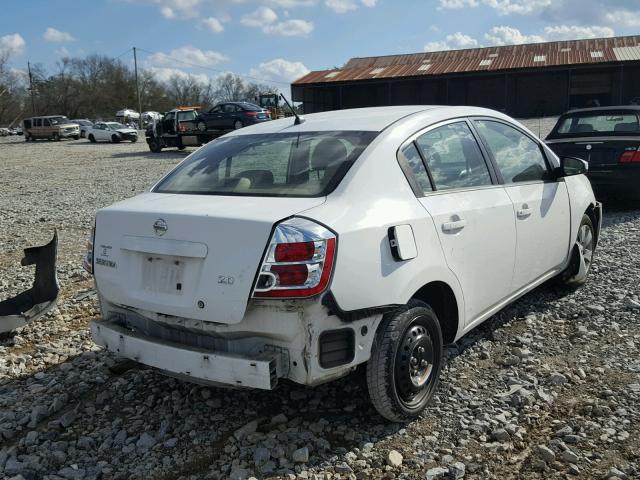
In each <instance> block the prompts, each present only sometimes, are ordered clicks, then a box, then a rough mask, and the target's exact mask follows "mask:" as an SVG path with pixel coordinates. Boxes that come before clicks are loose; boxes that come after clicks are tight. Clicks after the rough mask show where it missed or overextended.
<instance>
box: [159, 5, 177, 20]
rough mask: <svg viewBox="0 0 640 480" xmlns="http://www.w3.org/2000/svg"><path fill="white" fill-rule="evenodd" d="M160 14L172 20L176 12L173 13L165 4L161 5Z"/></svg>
mask: <svg viewBox="0 0 640 480" xmlns="http://www.w3.org/2000/svg"><path fill="white" fill-rule="evenodd" d="M160 14H161V15H162V16H163V17H164V18H166V19H168V20H173V19H174V18H176V14H175V13H174V11H173V9H172V8H171V7H167V6H164V7H161V8H160Z"/></svg>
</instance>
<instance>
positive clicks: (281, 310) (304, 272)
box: [85, 106, 602, 421]
mask: <svg viewBox="0 0 640 480" xmlns="http://www.w3.org/2000/svg"><path fill="white" fill-rule="evenodd" d="M586 169H587V165H586V164H585V162H583V161H582V160H579V159H575V158H564V159H559V158H558V157H557V156H556V155H555V154H554V153H553V152H552V151H551V150H550V149H549V148H547V147H546V146H545V145H544V143H543V142H541V141H540V140H539V139H538V138H537V137H536V136H535V135H533V134H532V133H531V132H530V131H529V130H527V129H526V128H525V127H523V126H522V125H521V124H519V123H518V122H516V121H514V120H512V119H511V118H509V117H507V116H505V115H503V114H501V113H498V112H495V111H492V110H486V109H481V108H473V107H430V106H401V107H383V108H367V109H356V110H342V111H336V112H325V113H318V114H313V115H308V116H307V118H306V119H303V120H298V121H296V122H295V123H294V121H293V119H291V118H287V119H282V120H277V121H272V122H265V123H263V124H260V125H256V126H252V127H248V128H243V129H241V130H239V131H236V132H233V133H230V134H228V135H225V136H224V137H221V138H219V139H217V140H215V141H212V142H210V143H209V144H207V145H205V146H204V147H202V148H200V149H199V150H197V151H196V152H194V153H193V154H191V155H190V156H189V157H187V158H186V159H185V160H184V161H183V162H182V163H180V164H179V165H178V166H176V167H175V168H174V169H173V170H172V171H171V172H169V173H168V174H167V175H166V176H165V177H164V178H162V179H161V180H160V181H159V182H158V183H157V184H156V185H155V186H154V187H153V188H152V189H151V191H149V192H147V193H144V194H141V195H138V196H137V197H134V198H130V199H128V200H124V201H122V202H120V203H117V204H115V205H113V206H110V207H107V208H104V209H102V210H100V211H98V213H97V216H96V224H95V229H94V232H93V235H92V237H91V239H90V242H89V249H88V252H87V256H86V258H85V268H86V269H87V270H89V271H91V272H93V274H94V275H95V281H96V287H97V290H98V292H99V297H100V302H101V308H102V319H101V320H99V321H97V322H95V323H94V324H93V325H92V332H93V335H94V338H95V340H96V341H97V342H98V343H100V344H102V345H104V346H105V347H106V348H107V349H109V350H111V351H113V352H115V353H116V354H118V355H121V356H124V357H127V358H131V359H135V360H136V361H138V362H141V363H143V364H146V365H149V366H152V367H155V368H158V369H159V370H161V371H164V372H168V373H169V374H171V375H176V376H179V377H182V378H184V379H188V380H189V379H190V380H193V381H197V382H208V383H211V384H217V385H231V386H234V387H251V388H262V389H272V388H274V387H275V386H276V384H277V383H278V380H279V379H282V378H286V379H289V380H292V381H294V382H298V383H301V384H305V385H316V384H319V383H322V382H326V381H328V380H332V379H335V378H338V377H341V376H343V375H346V374H347V373H349V372H351V371H353V370H354V369H355V368H356V367H357V366H358V365H359V364H363V363H366V372H367V382H368V388H369V393H370V397H371V400H372V402H373V405H374V406H375V407H376V409H377V410H378V412H380V414H381V415H382V416H384V417H386V418H387V419H389V420H392V421H406V420H409V419H412V418H415V417H416V416H418V415H419V414H420V412H421V411H422V410H423V409H424V408H425V406H426V405H427V404H428V402H429V400H430V398H431V397H432V395H433V392H434V390H435V388H436V385H437V381H438V376H439V372H440V368H441V365H442V354H443V353H442V352H443V345H445V344H448V343H452V342H455V341H456V340H458V339H459V338H460V337H462V336H463V335H465V334H466V333H467V332H469V331H470V330H471V329H473V328H475V327H476V326H478V325H480V324H481V323H482V322H483V321H484V320H486V319H487V318H489V317H491V316H492V315H494V314H495V313H496V312H498V311H499V310H500V309H501V308H503V307H504V306H505V305H508V304H509V303H511V302H513V301H515V300H516V299H518V298H519V297H521V296H522V295H524V294H525V293H527V292H529V291H530V290H532V289H533V288H535V287H536V286H538V285H540V284H541V283H543V282H546V281H547V280H550V279H554V278H555V279H556V280H557V281H559V282H561V283H564V284H568V285H580V284H582V283H584V282H585V281H586V279H587V274H588V273H589V269H590V266H591V263H592V261H593V254H594V250H595V247H596V245H597V241H598V235H599V231H600V224H601V213H602V212H601V206H600V204H599V203H598V202H596V200H595V198H594V195H593V192H592V190H591V186H590V184H589V181H588V180H587V178H586V177H585V175H584V173H585V172H586ZM542 334H544V332H542Z"/></svg>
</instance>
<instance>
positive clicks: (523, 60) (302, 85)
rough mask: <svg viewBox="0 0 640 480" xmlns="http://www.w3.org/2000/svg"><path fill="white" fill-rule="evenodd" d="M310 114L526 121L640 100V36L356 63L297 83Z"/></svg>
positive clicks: (357, 60)
mask: <svg viewBox="0 0 640 480" xmlns="http://www.w3.org/2000/svg"><path fill="white" fill-rule="evenodd" d="M292 97H293V100H294V101H296V102H302V103H303V108H304V112H305V113H312V112H321V111H326V110H338V109H343V108H358V107H370V106H384V105H408V104H436V105H474V106H481V107H488V108H492V109H495V110H500V111H503V112H505V113H507V114H509V115H512V116H514V117H519V118H527V117H537V116H546V115H557V114H560V113H562V112H564V111H566V110H568V109H570V108H579V107H584V106H593V105H602V106H606V105H618V104H627V103H630V102H631V101H632V100H633V99H634V98H638V99H639V100H640V35H638V36H627V37H612V38H599V39H589V40H571V41H561V42H549V43H537V44H528V45H512V46H503V47H488V48H473V49H465V50H451V51H443V52H425V53H415V54H408V55H389V56H383V57H364V58H352V59H351V60H349V61H348V62H347V63H346V64H345V65H344V67H342V68H340V69H332V70H320V71H314V72H310V73H309V74H307V75H305V76H304V77H302V78H300V79H298V80H296V81H295V82H293V84H292Z"/></svg>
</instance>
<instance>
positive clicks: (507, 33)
mask: <svg viewBox="0 0 640 480" xmlns="http://www.w3.org/2000/svg"><path fill="white" fill-rule="evenodd" d="M484 39H485V40H486V41H487V42H488V43H489V44H490V45H518V44H521V43H537V42H544V41H545V39H544V38H543V37H541V36H540V35H524V34H522V33H521V32H520V30H518V29H517V28H513V27H507V26H501V27H493V28H492V29H491V30H489V32H487V33H485V34H484Z"/></svg>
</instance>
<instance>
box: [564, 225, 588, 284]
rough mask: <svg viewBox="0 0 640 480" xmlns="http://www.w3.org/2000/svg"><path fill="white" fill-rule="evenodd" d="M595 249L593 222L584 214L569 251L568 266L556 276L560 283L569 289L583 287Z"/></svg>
mask: <svg viewBox="0 0 640 480" xmlns="http://www.w3.org/2000/svg"><path fill="white" fill-rule="evenodd" d="M595 249H596V236H595V230H594V229H593V222H592V221H591V218H590V217H589V215H587V214H586V213H585V214H584V215H583V216H582V220H581V221H580V226H579V227H578V235H577V238H576V241H575V243H574V245H573V249H572V250H571V260H570V261H569V265H567V268H565V269H564V271H563V272H562V273H561V274H560V275H559V276H558V280H559V281H560V283H562V284H564V285H566V286H569V287H578V286H580V285H584V284H585V283H586V281H587V276H588V275H589V271H590V270H591V264H592V263H593V255H594V252H595Z"/></svg>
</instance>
